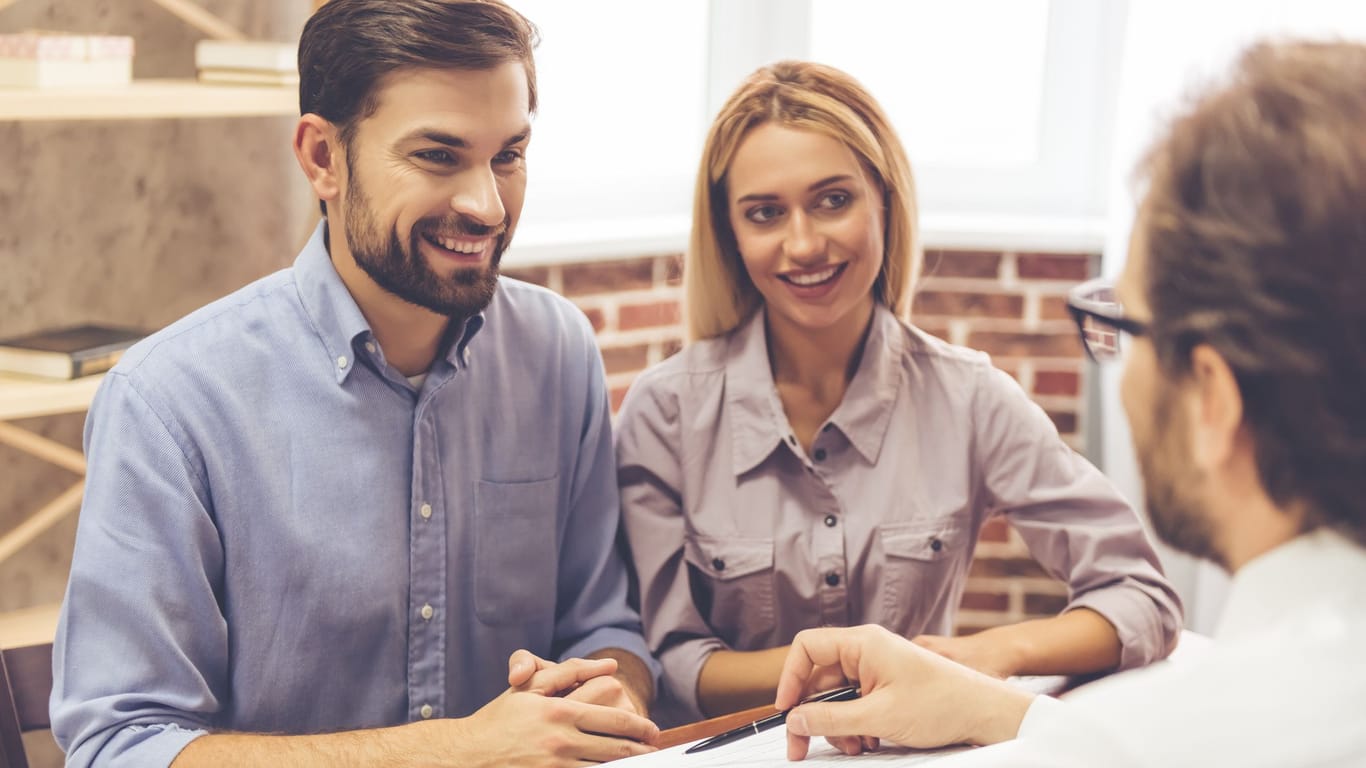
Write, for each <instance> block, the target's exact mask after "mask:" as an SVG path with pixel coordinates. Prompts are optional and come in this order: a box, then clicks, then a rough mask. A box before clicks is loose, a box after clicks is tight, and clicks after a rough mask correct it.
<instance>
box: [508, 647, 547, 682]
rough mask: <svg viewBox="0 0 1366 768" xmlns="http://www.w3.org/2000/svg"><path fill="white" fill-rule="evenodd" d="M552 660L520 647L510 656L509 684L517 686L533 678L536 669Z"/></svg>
mask: <svg viewBox="0 0 1366 768" xmlns="http://www.w3.org/2000/svg"><path fill="white" fill-rule="evenodd" d="M549 664H550V662H548V661H546V660H545V659H542V658H541V657H539V656H537V655H536V654H534V653H532V652H531V651H528V650H526V649H524V648H518V649H517V650H515V651H513V652H512V655H511V656H509V657H508V686H510V687H512V688H516V687H518V686H520V685H522V684H523V683H525V682H526V681H528V680H530V679H531V676H532V675H533V674H535V672H536V670H538V669H540V668H542V667H544V666H547V665H549Z"/></svg>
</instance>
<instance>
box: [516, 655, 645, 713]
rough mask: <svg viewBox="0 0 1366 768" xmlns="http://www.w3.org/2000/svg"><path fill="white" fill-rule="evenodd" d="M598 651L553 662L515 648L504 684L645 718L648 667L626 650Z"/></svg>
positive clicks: (517, 688)
mask: <svg viewBox="0 0 1366 768" xmlns="http://www.w3.org/2000/svg"><path fill="white" fill-rule="evenodd" d="M600 653H601V657H600V658H591V659H569V660H567V661H563V662H560V663H556V662H553V661H547V660H545V659H542V658H540V657H539V656H537V655H536V654H534V653H532V652H530V651H526V650H520V649H519V650H517V651H515V652H514V653H513V654H512V656H511V657H510V658H508V685H509V686H510V687H512V688H514V689H516V690H520V691H531V692H535V693H540V694H541V695H543V696H565V697H568V698H571V699H574V700H576V701H584V702H587V703H590V704H599V705H602V706H607V707H617V708H619V709H624V710H625V711H627V712H631V713H633V714H637V715H640V716H641V717H649V714H650V713H649V709H648V704H649V700H650V698H651V697H652V696H653V694H654V685H653V683H654V681H653V680H652V679H651V677H650V673H649V669H648V668H647V667H646V666H645V664H644V663H643V662H641V661H640V660H639V659H637V658H636V657H635V655H634V654H630V653H628V652H626V651H618V650H616V649H611V648H609V649H606V650H604V651H601V652H600ZM590 683H591V685H590Z"/></svg>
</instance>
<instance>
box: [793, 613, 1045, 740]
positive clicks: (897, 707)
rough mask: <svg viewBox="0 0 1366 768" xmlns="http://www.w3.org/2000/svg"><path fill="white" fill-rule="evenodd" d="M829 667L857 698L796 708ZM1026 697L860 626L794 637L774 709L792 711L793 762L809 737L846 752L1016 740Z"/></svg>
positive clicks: (875, 628) (901, 640)
mask: <svg viewBox="0 0 1366 768" xmlns="http://www.w3.org/2000/svg"><path fill="white" fill-rule="evenodd" d="M832 668H833V669H837V670H839V671H840V673H841V674H842V675H843V676H844V678H845V679H847V680H850V681H857V682H858V685H859V689H860V693H861V695H860V698H858V699H856V700H854V701H849V702H838V703H820V704H803V705H801V706H797V703H798V701H799V700H800V699H801V698H802V697H803V696H805V695H808V694H811V693H814V692H816V690H815V686H814V685H812V683H811V681H812V680H814V679H816V678H823V679H824V680H828V679H829V671H828V670H830V669H832ZM822 684H824V683H822ZM1033 699H1034V697H1033V695H1032V694H1029V693H1026V692H1024V691H1021V690H1018V689H1015V688H1012V687H1011V686H1009V685H1007V684H1006V683H1005V682H1003V681H1000V680H995V679H993V678H990V677H987V676H986V675H984V674H982V673H980V672H977V671H976V670H973V669H970V668H968V667H965V666H963V665H961V664H957V663H955V662H953V661H950V660H948V659H946V658H944V657H943V656H940V655H938V654H936V653H933V652H931V651H928V650H926V649H924V648H921V647H919V646H917V645H915V644H914V643H911V642H910V641H908V640H906V639H905V638H903V637H900V636H898V635H895V634H893V633H891V632H889V631H887V630H886V629H884V628H882V627H879V626H875V625H865V626H862V627H854V628H851V629H809V630H806V631H803V632H799V633H798V634H797V636H796V638H795V639H794V640H793V642H792V650H791V652H790V653H789V654H788V656H787V661H786V662H785V663H784V664H783V671H782V674H781V676H780V677H779V678H778V694H777V698H776V700H775V701H774V706H775V707H777V708H778V709H790V708H792V707H794V706H795V707H796V709H795V710H793V711H792V713H791V714H789V715H788V717H787V734H788V735H787V756H788V759H790V760H800V759H802V758H804V757H806V753H807V750H808V749H809V747H810V741H811V739H810V737H812V736H824V737H826V740H827V741H830V743H831V744H833V745H834V746H835V747H836V748H838V749H840V750H841V751H844V752H846V753H848V754H857V753H858V752H860V751H862V750H863V749H865V748H866V747H867V746H868V745H869V744H870V743H872V744H874V745H875V744H876V742H870V741H869V739H881V740H884V741H890V742H892V743H894V744H900V745H903V746H908V747H920V748H928V747H939V746H943V745H945V744H959V743H973V744H992V743H995V742H997V741H1004V740H1006V739H1010V738H1014V737H1015V734H1016V733H1017V732H1018V731H1019V728H1020V721H1021V720H1023V719H1024V714H1025V711H1026V710H1027V709H1028V708H1029V705H1030V702H1032V701H1033Z"/></svg>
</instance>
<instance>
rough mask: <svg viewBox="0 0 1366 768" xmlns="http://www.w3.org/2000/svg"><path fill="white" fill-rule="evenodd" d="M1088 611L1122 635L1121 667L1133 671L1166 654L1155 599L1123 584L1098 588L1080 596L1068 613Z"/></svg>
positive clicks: (1119, 669) (1072, 603)
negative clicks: (1085, 609)
mask: <svg viewBox="0 0 1366 768" xmlns="http://www.w3.org/2000/svg"><path fill="white" fill-rule="evenodd" d="M1077 608H1089V609H1091V610H1093V611H1095V612H1096V613H1098V614H1100V615H1101V616H1103V617H1104V618H1105V620H1106V621H1108V622H1110V623H1111V624H1112V625H1114V627H1115V633H1116V634H1117V635H1119V646H1120V651H1119V668H1118V670H1116V671H1122V670H1126V669H1134V668H1135V667H1142V666H1145V665H1147V664H1151V663H1152V662H1154V661H1158V660H1159V659H1161V658H1162V657H1163V656H1165V655H1166V650H1167V639H1166V638H1165V637H1164V633H1163V630H1162V627H1161V625H1160V623H1159V622H1158V620H1157V616H1156V615H1155V614H1156V610H1157V607H1156V605H1154V603H1153V600H1152V598H1150V597H1148V596H1147V595H1146V594H1144V593H1143V592H1141V591H1139V590H1135V589H1132V588H1130V587H1127V586H1124V585H1116V586H1112V587H1106V588H1103V589H1096V590H1092V591H1090V592H1087V593H1085V594H1083V595H1080V596H1078V597H1077V598H1076V599H1075V600H1073V601H1072V602H1071V603H1070V604H1068V606H1067V610H1069V611H1071V610H1075V609H1077Z"/></svg>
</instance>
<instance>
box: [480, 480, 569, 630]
mask: <svg viewBox="0 0 1366 768" xmlns="http://www.w3.org/2000/svg"><path fill="white" fill-rule="evenodd" d="M558 485H559V479H558V478H556V477H552V478H550V479H548V480H535V481H532V482H528V483H494V482H488V481H480V483H479V484H478V486H477V489H476V497H475V508H474V526H475V528H474V610H475V615H477V616H478V617H479V620H480V621H482V622H484V623H485V624H488V625H490V626H497V625H504V624H512V623H517V622H526V621H536V620H544V621H547V622H553V621H554V620H555V597H556V594H555V584H556V574H557V573H558V572H559V567H560V564H559V553H558V551H557V550H556V547H555V530H556V525H555V522H556V521H555V512H556V504H555V500H556V493H557V491H558Z"/></svg>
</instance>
